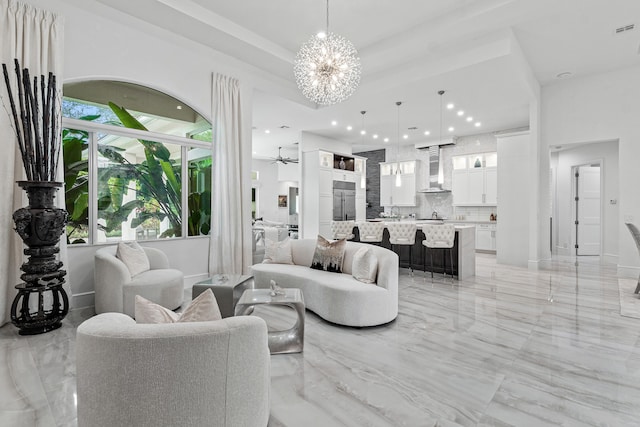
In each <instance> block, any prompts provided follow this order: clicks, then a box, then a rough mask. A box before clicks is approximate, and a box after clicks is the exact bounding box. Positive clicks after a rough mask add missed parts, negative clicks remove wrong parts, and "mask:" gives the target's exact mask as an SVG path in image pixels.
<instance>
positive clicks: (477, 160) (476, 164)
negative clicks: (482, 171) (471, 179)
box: [473, 159, 482, 168]
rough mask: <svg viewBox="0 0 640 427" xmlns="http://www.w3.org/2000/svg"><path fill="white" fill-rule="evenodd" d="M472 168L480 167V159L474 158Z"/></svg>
mask: <svg viewBox="0 0 640 427" xmlns="http://www.w3.org/2000/svg"><path fill="white" fill-rule="evenodd" d="M473 167H474V168H479V167H482V162H480V159H476V162H475V163H474V164H473Z"/></svg>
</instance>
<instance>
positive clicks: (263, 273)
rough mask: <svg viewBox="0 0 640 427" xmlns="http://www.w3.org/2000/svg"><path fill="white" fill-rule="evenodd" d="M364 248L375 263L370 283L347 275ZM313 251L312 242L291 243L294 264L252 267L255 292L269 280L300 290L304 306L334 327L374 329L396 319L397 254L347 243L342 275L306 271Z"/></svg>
mask: <svg viewBox="0 0 640 427" xmlns="http://www.w3.org/2000/svg"><path fill="white" fill-rule="evenodd" d="M363 246H365V247H368V248H370V249H371V250H372V251H373V253H374V254H375V255H376V257H377V259H378V272H377V276H376V283H375V284H368V283H362V282H360V281H358V280H356V279H355V278H353V276H352V275H351V271H352V270H351V265H352V263H353V256H354V254H355V253H356V251H357V250H358V249H360V248H361V247H363ZM315 248H316V240H315V239H301V240H291V252H292V255H293V264H254V265H253V266H252V267H251V269H252V274H253V277H254V281H255V286H256V288H268V287H269V282H270V280H272V279H273V280H275V281H276V282H277V283H278V285H279V286H281V287H283V288H300V289H301V290H302V294H303V296H304V302H305V305H306V308H308V309H309V310H311V311H313V312H314V313H316V314H317V315H319V316H320V317H322V318H323V319H325V320H328V321H330V322H333V323H337V324H339V325H346V326H357V327H361V326H375V325H381V324H384V323H388V322H390V321H392V320H394V319H395V318H396V317H397V316H398V255H396V254H395V253H394V252H392V251H390V250H388V249H385V248H382V247H379V246H374V245H369V244H365V243H355V242H347V244H346V249H345V255H344V261H343V263H342V271H343V273H331V272H327V271H322V270H315V269H312V268H310V267H309V266H310V265H311V261H312V259H313V254H314V252H315Z"/></svg>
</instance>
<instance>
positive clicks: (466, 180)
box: [451, 152, 498, 206]
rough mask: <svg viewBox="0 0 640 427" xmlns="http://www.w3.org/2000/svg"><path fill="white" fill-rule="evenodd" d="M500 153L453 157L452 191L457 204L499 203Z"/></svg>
mask: <svg viewBox="0 0 640 427" xmlns="http://www.w3.org/2000/svg"><path fill="white" fill-rule="evenodd" d="M497 166H498V153H495V152H492V153H478V154H473V155H467V156H454V157H453V174H452V184H451V192H452V195H453V204H454V205H455V206H495V205H497V204H498V199H497V196H498V179H497V177H498V171H497Z"/></svg>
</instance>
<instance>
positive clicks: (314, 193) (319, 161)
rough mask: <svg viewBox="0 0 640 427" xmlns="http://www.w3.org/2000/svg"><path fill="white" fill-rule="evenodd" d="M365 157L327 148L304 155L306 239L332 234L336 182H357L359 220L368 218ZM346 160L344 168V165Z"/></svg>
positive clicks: (303, 223)
mask: <svg viewBox="0 0 640 427" xmlns="http://www.w3.org/2000/svg"><path fill="white" fill-rule="evenodd" d="M366 160H367V159H365V158H364V157H357V156H353V155H346V154H336V153H331V152H329V151H324V150H316V151H308V152H305V153H303V154H302V168H301V169H302V185H301V193H300V196H301V206H302V209H301V212H300V226H301V227H300V228H301V231H302V237H303V238H315V237H316V236H317V235H318V234H320V235H322V236H324V237H327V238H330V237H331V221H332V219H333V182H334V181H347V182H353V183H355V184H356V186H355V188H356V221H364V220H365V219H366V197H365V196H366V188H365V187H366V185H365V183H366V180H365V179H363V178H364V177H366ZM341 161H342V162H344V163H342V165H344V167H345V168H344V169H342V168H341Z"/></svg>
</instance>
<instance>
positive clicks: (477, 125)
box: [474, 122, 482, 128]
mask: <svg viewBox="0 0 640 427" xmlns="http://www.w3.org/2000/svg"><path fill="white" fill-rule="evenodd" d="M474 126H475V127H477V128H479V127H480V126H482V123H480V122H476V123H475V124H474Z"/></svg>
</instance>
